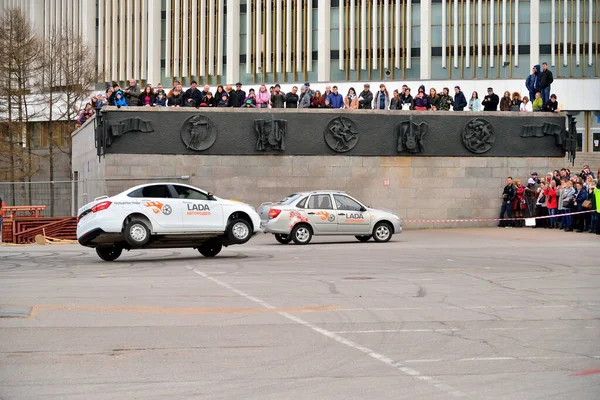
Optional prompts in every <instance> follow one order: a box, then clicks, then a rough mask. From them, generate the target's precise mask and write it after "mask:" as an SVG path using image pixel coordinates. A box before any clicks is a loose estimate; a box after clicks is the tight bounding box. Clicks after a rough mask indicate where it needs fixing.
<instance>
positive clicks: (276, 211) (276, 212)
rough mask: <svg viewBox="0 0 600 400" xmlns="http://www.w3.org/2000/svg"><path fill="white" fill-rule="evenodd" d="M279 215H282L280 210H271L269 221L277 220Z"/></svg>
mask: <svg viewBox="0 0 600 400" xmlns="http://www.w3.org/2000/svg"><path fill="white" fill-rule="evenodd" d="M279 214H281V210H278V209H276V208H271V209H270V210H269V219H273V218H277V217H278V216H279Z"/></svg>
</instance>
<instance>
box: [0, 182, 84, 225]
mask: <svg viewBox="0 0 600 400" xmlns="http://www.w3.org/2000/svg"><path fill="white" fill-rule="evenodd" d="M76 189H77V182H73V181H54V182H49V181H48V182H0V197H2V200H3V201H4V204H5V205H7V206H46V211H45V212H44V215H45V216H47V217H59V216H60V217H63V216H73V215H74V214H75V212H76V209H75V211H74V210H73V207H74V205H75V204H76V197H75V196H76V194H75V193H74V192H73V190H76ZM75 208H76V207H75Z"/></svg>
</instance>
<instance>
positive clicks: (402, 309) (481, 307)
mask: <svg viewBox="0 0 600 400" xmlns="http://www.w3.org/2000/svg"><path fill="white" fill-rule="evenodd" d="M581 306H582V305H572V306H571V305H568V304H557V305H550V306H536V305H533V306H464V307H460V306H444V307H380V308H377V307H374V308H336V309H333V310H329V312H336V311H369V312H371V311H406V310H488V309H489V310H496V309H514V308H569V307H570V308H578V307H581Z"/></svg>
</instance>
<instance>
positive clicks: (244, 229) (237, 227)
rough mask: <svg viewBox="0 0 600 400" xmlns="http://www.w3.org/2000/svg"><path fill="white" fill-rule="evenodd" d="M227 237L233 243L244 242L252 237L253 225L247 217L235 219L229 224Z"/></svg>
mask: <svg viewBox="0 0 600 400" xmlns="http://www.w3.org/2000/svg"><path fill="white" fill-rule="evenodd" d="M227 237H228V238H229V240H230V241H231V242H232V243H233V244H244V243H246V242H247V241H248V240H250V238H251V237H252V226H251V225H250V223H249V222H248V221H246V220H245V219H241V218H237V219H234V220H233V221H231V222H230V223H229V225H227Z"/></svg>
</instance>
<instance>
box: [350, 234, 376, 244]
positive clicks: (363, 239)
mask: <svg viewBox="0 0 600 400" xmlns="http://www.w3.org/2000/svg"><path fill="white" fill-rule="evenodd" d="M354 237H355V238H357V239H358V240H359V241H361V242H368V241H369V240H371V238H372V237H373V236H372V235H358V236H354Z"/></svg>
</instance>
